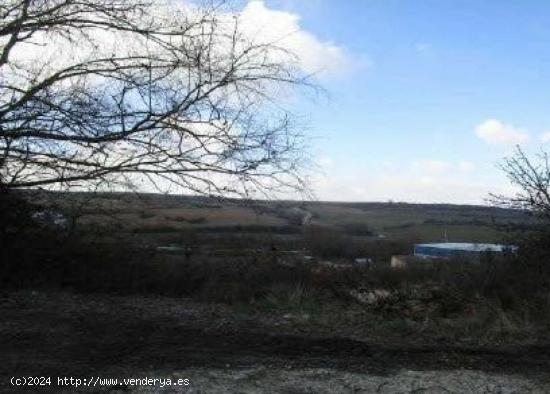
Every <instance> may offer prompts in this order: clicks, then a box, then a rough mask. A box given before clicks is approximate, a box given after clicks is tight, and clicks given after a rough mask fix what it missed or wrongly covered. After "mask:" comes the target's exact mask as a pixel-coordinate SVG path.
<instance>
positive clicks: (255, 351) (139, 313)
mask: <svg viewBox="0 0 550 394" xmlns="http://www.w3.org/2000/svg"><path fill="white" fill-rule="evenodd" d="M0 312H1V315H2V320H1V323H0V346H1V347H0V349H1V351H0V354H1V358H2V363H1V364H0V376H1V377H2V381H1V383H0V390H2V392H15V393H17V392H36V391H38V392H40V391H43V392H46V391H48V390H49V391H52V392H59V391H63V390H64V391H65V392H113V391H116V390H123V391H135V392H189V393H218V392H219V393H237V392H240V393H264V392H266V393H354V392H355V393H371V392H372V393H447V392H449V393H548V392H550V346H546V345H540V344H539V345H536V346H535V345H530V346H509V345H508V346H501V347H494V348H487V347H484V348H480V347H464V346H450V345H433V344H431V345H426V344H417V343H415V344H412V343H393V344H389V343H380V341H378V340H374V339H373V340H369V338H368V337H367V338H365V339H362V340H357V339H350V338H345V337H339V336H337V335H331V336H327V335H322V336H319V335H316V334H315V332H300V331H296V330H293V329H292V328H290V327H279V326H273V325H272V326H270V323H269V322H262V321H249V320H246V319H239V318H235V317H234V316H231V315H230V310H229V309H226V308H225V307H223V306H220V305H209V304H200V303H196V302H192V301H190V300H185V299H165V298H143V297H106V296H76V295H72V294H67V293H43V292H18V293H9V294H6V295H5V296H4V297H2V298H1V299H0ZM11 376H51V377H59V376H68V377H71V376H72V377H80V378H89V377H102V378H107V377H113V378H123V377H135V378H140V377H159V378H160V377H163V378H170V379H173V380H174V381H175V380H177V379H189V382H190V384H189V385H188V386H185V387H175V386H164V387H160V385H158V384H157V385H155V386H147V387H146V386H135V385H127V384H123V385H117V386H116V387H98V386H96V387H92V388H88V387H79V388H75V387H58V386H57V385H56V384H53V385H51V386H49V387H42V388H40V389H39V390H29V389H30V387H18V388H14V387H13V386H10V382H9V378H10V377H11ZM54 383H56V382H54ZM35 389H36V388H35Z"/></svg>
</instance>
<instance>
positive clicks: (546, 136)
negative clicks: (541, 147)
mask: <svg viewBox="0 0 550 394" xmlns="http://www.w3.org/2000/svg"><path fill="white" fill-rule="evenodd" d="M540 141H541V142H542V143H543V144H546V143H548V142H550V131H546V132H544V133H542V134H541V136H540Z"/></svg>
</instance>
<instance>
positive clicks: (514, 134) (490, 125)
mask: <svg viewBox="0 0 550 394" xmlns="http://www.w3.org/2000/svg"><path fill="white" fill-rule="evenodd" d="M475 133H476V135H477V136H478V137H479V138H481V139H482V140H483V141H485V142H486V143H488V144H491V145H515V144H521V143H524V142H527V141H528V140H529V134H528V133H527V131H526V130H525V129H522V128H519V127H516V126H514V125H511V124H506V123H503V122H501V121H500V120H497V119H487V120H485V121H484V122H482V123H480V124H479V125H477V126H476V128H475Z"/></svg>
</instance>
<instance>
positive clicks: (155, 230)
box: [0, 194, 550, 393]
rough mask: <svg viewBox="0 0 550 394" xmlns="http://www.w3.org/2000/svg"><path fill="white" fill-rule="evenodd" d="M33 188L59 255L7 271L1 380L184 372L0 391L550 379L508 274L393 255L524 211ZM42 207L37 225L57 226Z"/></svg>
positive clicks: (534, 320)
mask: <svg viewBox="0 0 550 394" xmlns="http://www.w3.org/2000/svg"><path fill="white" fill-rule="evenodd" d="M33 201H34V202H37V201H39V202H40V206H41V207H42V208H41V209H42V211H41V212H44V211H49V212H50V213H51V212H64V215H65V216H64V217H63V218H64V220H66V223H65V224H64V226H65V227H63V228H60V227H55V225H53V228H54V230H55V231H54V233H62V236H61V237H60V238H59V239H58V238H57V237H56V238H55V242H56V245H57V248H58V250H57V251H56V252H53V251H51V250H49V249H47V248H46V249H44V248H45V247H44V246H43V245H42V246H41V242H40V239H39V238H34V239H35V242H36V249H35V250H34V251H33V252H30V251H26V252H24V253H22V255H21V260H20V261H19V262H18V264H20V265H23V266H24V265H25V264H30V265H31V266H32V264H36V258H37V256H36V255H35V254H33V253H37V254H38V256H39V260H38V261H39V264H38V265H37V266H35V271H36V272H37V273H36V274H35V276H34V277H32V275H31V276H29V274H28V273H29V269H28V267H27V269H25V270H23V271H22V272H18V270H17V267H14V266H12V267H11V269H12V271H11V275H12V276H11V277H12V279H13V282H15V283H18V284H19V286H12V288H11V289H10V288H9V287H8V288H6V290H5V291H4V292H3V293H2V296H1V298H0V312H1V313H2V317H3V318H2V323H1V324H0V341H1V342H2V343H3V345H2V349H3V350H2V359H3V362H2V364H1V366H0V370H1V373H2V376H52V377H59V376H69V377H71V376H72V377H75V378H81V379H92V378H95V377H101V378H123V377H126V378H132V377H134V378H139V377H157V378H158V377H163V378H170V379H172V380H174V381H176V380H177V379H189V381H190V384H189V386H185V387H174V386H164V387H160V386H159V385H157V386H137V385H135V386H134V385H128V384H125V383H124V384H122V383H117V384H116V385H113V384H111V385H110V386H108V387H107V386H96V387H87V386H86V387H84V386H81V387H75V386H70V387H63V386H57V385H56V384H54V385H53V386H51V387H38V388H37V387H18V388H14V387H13V386H11V385H10V384H9V381H8V380H6V379H4V380H3V381H2V386H0V387H1V389H2V391H4V392H35V391H39V390H43V391H48V390H50V391H64V392H117V391H118V392H126V391H130V392H190V393H210V392H221V393H263V392H272V393H354V392H355V393H447V392H450V393H546V392H549V391H550V372H549V371H550V341H549V337H548V320H546V316H547V315H546V314H545V312H544V313H542V315H544V316H545V318H541V317H539V316H537V315H536V313H534V312H533V308H532V307H530V306H529V305H527V304H524V303H522V301H521V300H518V297H519V296H518V295H517V294H515V293H514V294H511V293H510V291H508V290H507V284H506V283H505V284H503V283H501V282H500V279H498V278H499V272H500V271H499V270H496V271H495V270H493V269H492V268H491V267H490V266H485V265H483V264H477V265H476V266H477V267H478V268H477V271H476V269H474V270H472V269H471V264H468V263H465V262H461V261H453V262H452V264H445V263H442V265H445V266H446V268H445V269H433V267H430V268H426V269H424V268H422V269H408V270H404V271H403V270H398V271H399V272H397V271H396V270H392V269H391V268H390V267H389V260H390V258H391V255H393V254H410V253H411V252H412V246H413V244H414V243H415V242H438V241H443V240H445V238H446V239H448V240H452V241H455V242H474V241H475V242H499V241H502V240H505V239H506V237H507V236H509V235H507V229H508V228H509V227H516V228H523V227H528V226H529V225H530V219H527V218H526V217H524V216H523V215H522V214H520V213H518V212H517V211H511V210H503V209H496V208H490V207H474V206H453V205H414V204H401V203H361V204H360V203H357V204H353V203H322V202H290V201H288V202H265V201H264V202H247V203H244V202H242V201H234V200H230V201H227V200H226V201H221V200H212V199H205V198H193V197H176V196H162V195H144V196H137V195H132V194H105V195H99V196H98V195H87V194H65V195H55V194H54V195H46V196H44V195H43V196H41V197H39V198H36V196H35V198H34V199H33ZM48 204H49V205H48ZM45 207H48V208H45ZM39 218H40V220H39V221H42V224H38V226H39V228H40V230H41V231H42V233H41V234H44V231H46V230H45V229H46V228H47V227H48V226H49V227H50V229H52V223H44V220H45V219H44V218H43V217H39ZM40 226H43V227H40ZM34 236H36V234H34V235H32V231H31V237H34ZM71 240H72V241H71ZM48 244H49V243H48ZM56 253H58V254H57V255H56ZM357 258H368V259H370V261H371V264H370V266H368V267H365V266H357V264H356V263H355V259H357ZM503 264H504V263H503ZM449 266H451V267H449ZM457 267H459V268H457ZM468 267H470V268H468ZM467 275H470V276H469V277H468V279H464V278H465V276H467ZM518 291H519V290H518ZM495 294H496V295H495ZM54 383H57V382H54ZM14 390H15V391H14Z"/></svg>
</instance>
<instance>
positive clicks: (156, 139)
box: [0, 0, 309, 195]
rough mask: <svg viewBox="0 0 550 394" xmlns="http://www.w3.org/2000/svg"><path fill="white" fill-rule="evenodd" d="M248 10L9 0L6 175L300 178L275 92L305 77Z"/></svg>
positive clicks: (289, 122)
mask: <svg viewBox="0 0 550 394" xmlns="http://www.w3.org/2000/svg"><path fill="white" fill-rule="evenodd" d="M182 4H184V3H182ZM240 23H241V21H240V20H239V15H238V13H233V12H231V10H230V9H229V8H228V7H227V5H226V4H224V2H221V3H213V2H209V3H207V4H206V3H203V4H201V5H200V6H197V5H181V6H179V7H178V6H177V5H176V4H175V3H171V2H170V1H169V0H167V1H166V2H164V3H163V2H161V1H157V0H4V1H2V2H1V4H0V184H3V186H4V187H8V188H28V187H51V186H52V185H62V186H65V187H79V188H83V187H87V186H89V185H91V184H96V185H97V184H98V183H102V182H107V183H109V184H112V183H113V182H115V183H116V184H117V185H125V186H130V185H131V186H133V187H137V188H140V187H142V186H143V184H144V183H149V184H151V185H153V186H156V187H157V188H159V189H162V190H166V188H168V187H170V185H177V186H179V187H181V188H184V189H186V190H191V191H195V192H198V193H203V194H211V195H216V194H224V195H231V194H241V195H242V194H243V193H244V194H247V193H249V192H250V191H263V192H266V191H270V190H273V189H276V190H278V191H280V190H282V188H285V187H286V188H291V189H296V188H304V187H305V183H304V181H303V178H302V177H301V174H302V172H301V169H303V166H304V164H305V163H306V161H305V157H306V156H305V155H304V149H303V148H304V139H303V137H302V135H300V133H299V132H297V131H296V127H295V122H294V121H293V117H292V116H291V114H290V112H289V111H287V110H285V109H284V108H283V107H282V106H281V105H279V104H280V100H278V99H279V98H280V97H281V96H284V95H288V94H289V91H290V89H289V88H293V87H296V86H304V85H309V83H308V82H307V78H306V77H305V76H304V75H303V74H302V73H301V72H300V68H299V67H298V66H297V64H298V59H297V57H296V56H295V55H294V54H292V53H290V52H289V51H287V50H286V49H285V48H282V47H279V46H278V45H277V44H276V43H267V42H261V41H260V40H256V39H255V38H254V37H251V35H250V34H245V32H243V29H241V27H240Z"/></svg>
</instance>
